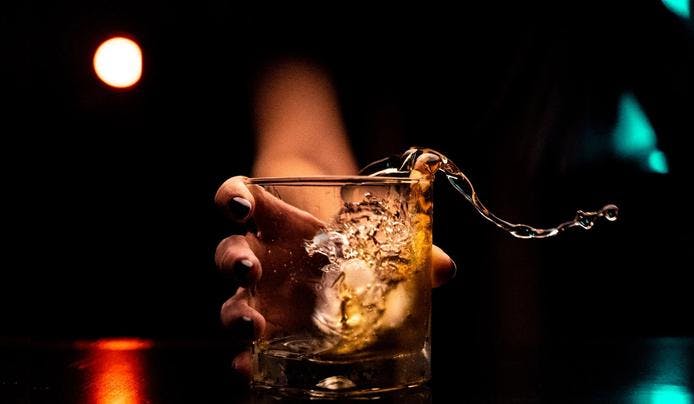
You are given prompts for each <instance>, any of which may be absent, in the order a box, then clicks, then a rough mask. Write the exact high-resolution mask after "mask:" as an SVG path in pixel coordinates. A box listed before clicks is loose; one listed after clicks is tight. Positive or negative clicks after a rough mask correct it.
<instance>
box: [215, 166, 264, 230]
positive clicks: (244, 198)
mask: <svg viewBox="0 0 694 404" xmlns="http://www.w3.org/2000/svg"><path fill="white" fill-rule="evenodd" d="M246 179H247V177H244V176H236V177H231V178H229V179H228V180H226V181H224V183H223V184H222V185H221V186H220V187H219V189H218V190H217V193H216V194H215V196H214V202H215V205H217V207H218V208H219V209H221V210H222V211H223V212H224V213H225V214H226V215H227V216H229V217H230V218H231V219H232V220H234V221H236V222H239V223H243V222H245V221H246V219H248V218H249V217H251V216H252V215H253V210H254V209H255V198H253V194H252V193H251V191H250V190H249V189H248V187H247V186H246V183H245V180H246Z"/></svg>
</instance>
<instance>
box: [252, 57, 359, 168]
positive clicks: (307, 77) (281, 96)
mask: <svg viewBox="0 0 694 404" xmlns="http://www.w3.org/2000/svg"><path fill="white" fill-rule="evenodd" d="M255 112H256V122H257V129H258V142H257V149H258V153H257V157H256V161H255V164H254V168H253V175H256V176H280V175H281V176H287V175H347V174H355V173H356V171H357V167H356V163H355V160H354V158H353V156H352V153H351V148H350V146H349V142H348V140H347V136H346V134H345V129H344V126H343V125H342V120H341V117H340V113H339V107H338V102H337V96H336V94H335V91H334V89H333V87H332V85H331V83H330V80H329V78H328V76H327V74H326V73H325V72H323V71H322V70H321V69H319V68H317V67H316V66H314V65H311V64H308V63H307V62H302V61H287V62H285V63H281V64H279V65H277V66H275V67H274V68H272V69H270V70H269V71H268V72H267V73H266V75H265V77H264V79H263V80H261V82H260V84H259V86H258V91H257V96H256V100H255Z"/></svg>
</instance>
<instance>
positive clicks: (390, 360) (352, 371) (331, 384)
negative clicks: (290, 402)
mask: <svg viewBox="0 0 694 404" xmlns="http://www.w3.org/2000/svg"><path fill="white" fill-rule="evenodd" d="M430 377H431V373H430V361H429V355H428V352H427V351H426V350H425V349H422V350H421V351H417V352H411V353H402V354H398V355H389V356H382V357H360V358H351V359H344V360H318V359H315V358H309V357H307V356H306V355H301V354H295V353H288V352H278V351H272V350H268V351H262V352H258V353H256V354H255V355H254V358H253V380H252V387H253V388H254V389H256V390H264V391H266V392H268V391H269V392H270V393H271V394H273V395H278V396H285V397H309V398H311V397H312V398H328V399H330V398H340V397H354V396H374V395H380V394H383V393H387V392H393V391H397V390H403V389H413V388H417V387H419V386H421V385H423V384H424V383H426V382H427V381H428V380H429V379H430Z"/></svg>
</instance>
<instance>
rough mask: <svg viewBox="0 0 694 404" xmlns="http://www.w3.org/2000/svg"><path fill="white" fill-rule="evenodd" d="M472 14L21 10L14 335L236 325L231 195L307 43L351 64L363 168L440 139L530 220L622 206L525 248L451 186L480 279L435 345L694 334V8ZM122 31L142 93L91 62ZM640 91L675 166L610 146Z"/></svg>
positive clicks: (10, 118)
mask: <svg viewBox="0 0 694 404" xmlns="http://www.w3.org/2000/svg"><path fill="white" fill-rule="evenodd" d="M603 3H609V4H603ZM458 6H460V8H459V7H458ZM458 6H456V8H455V10H452V9H450V10H449V9H442V8H439V7H428V8H426V9H421V8H412V9H405V8H404V7H401V6H399V7H398V9H394V8H391V9H386V10H377V9H373V8H356V7H355V8H350V9H347V8H342V9H340V8H338V9H334V10H333V9H327V8H326V9H316V8H308V7H306V8H287V7H284V8H277V7H276V6H271V5H259V6H257V7H254V8H248V7H244V8H241V7H238V6H235V5H233V4H232V2H228V1H197V2H194V3H190V2H189V3H186V4H180V5H177V4H175V3H168V2H161V1H151V2H150V1H148V2H135V1H120V2H106V1H90V2H79V3H74V2H66V3H61V4H44V3H40V2H25V3H23V4H22V5H20V6H11V7H10V8H9V9H6V10H4V11H3V13H2V17H1V18H2V19H1V20H0V22H1V23H2V28H3V29H4V30H5V32H6V34H3V39H2V41H3V42H2V46H3V52H2V53H3V57H2V60H3V62H2V64H3V66H2V68H3V70H5V69H7V74H3V78H4V84H3V86H2V87H3V88H4V91H3V92H2V94H0V98H2V116H3V118H2V122H1V123H0V125H2V127H1V128H0V133H1V134H2V136H0V139H1V140H0V141H1V142H2V147H1V148H0V155H1V156H2V157H1V159H2V163H0V164H1V167H2V178H3V191H2V211H1V212H2V213H1V215H2V216H1V219H0V220H1V221H2V225H1V226H0V228H2V231H3V233H4V237H3V240H4V241H3V247H2V248H1V249H0V251H2V252H3V260H2V265H1V267H0V282H2V283H1V285H0V288H1V291H2V297H1V299H2V301H1V302H0V303H1V306H0V316H1V317H0V335H4V336H30V337H32V338H75V337H80V338H82V337H99V336H111V335H137V336H148V337H174V338H178V337H184V338H185V337H195V338H226V336H225V334H224V333H223V331H222V330H221V327H220V326H219V324H218V313H219V306H220V305H221V303H222V302H223V301H224V300H225V299H226V297H228V296H229V295H231V293H232V292H233V290H234V289H233V284H231V282H230V281H229V280H228V279H224V278H222V277H221V276H220V275H218V274H217V272H216V270H215V268H214V263H213V253H214V248H215V245H216V243H217V242H218V240H220V239H221V238H222V237H224V235H225V234H227V232H228V231H229V230H230V227H229V226H228V225H227V224H226V223H225V222H224V220H223V218H222V217H221V215H220V214H218V212H216V210H215V208H214V206H213V203H212V198H213V195H214V192H215V190H216V189H217V187H218V186H219V184H221V182H222V181H223V180H224V179H226V178H228V177H230V176H232V175H238V174H246V175H247V174H249V173H250V167H251V163H252V159H253V153H254V150H253V135H254V129H253V122H252V103H251V97H252V89H253V85H254V82H255V80H256V79H257V77H258V74H259V72H261V71H262V69H263V67H267V66H268V65H272V64H273V63H277V61H278V60H282V59H283V58H287V57H301V58H308V59H310V60H313V61H315V62H316V63H319V64H321V65H322V66H324V68H325V69H326V70H327V71H328V72H330V74H331V75H332V76H333V77H334V79H335V85H336V88H337V89H338V93H339V95H340V97H341V101H342V106H343V114H344V118H345V120H346V124H347V128H348V130H349V133H350V135H351V136H352V137H353V147H354V151H355V153H356V155H357V157H358V159H359V161H360V164H364V163H367V162H369V161H371V160H372V159H374V158H379V157H382V156H385V155H389V154H395V153H399V152H401V151H403V150H404V149H405V148H406V147H407V146H410V145H413V144H418V145H422V146H429V147H433V148H436V149H439V150H441V151H443V152H444V153H446V154H448V155H449V156H450V157H451V158H452V159H453V160H454V161H456V162H457V163H458V165H459V166H461V168H463V169H464V170H465V171H466V172H467V173H468V174H469V176H470V178H472V180H473V181H474V182H475V184H476V186H477V187H478V191H480V193H481V195H482V198H483V199H484V200H485V201H487V202H488V205H489V206H490V207H491V208H492V209H493V210H495V211H498V212H499V214H500V215H501V216H504V217H509V218H510V219H511V220H512V221H517V222H520V221H523V222H528V223H531V224H540V225H550V224H555V223H558V222H560V221H562V220H565V219H568V218H569V217H571V216H572V215H573V214H574V212H575V209H576V208H583V209H595V208H598V207H600V206H602V205H603V204H604V203H606V202H614V203H616V204H618V205H619V206H620V208H621V213H622V216H621V217H620V220H619V221H618V222H617V223H614V224H609V225H608V224H604V223H600V224H599V225H598V226H596V229H594V230H593V231H591V232H587V233H586V232H574V233H571V234H566V235H564V236H562V237H561V238H558V239H555V240H546V241H523V240H515V239H512V238H511V237H509V236H507V235H505V234H502V233H501V232H500V231H499V230H497V229H495V228H493V227H492V226H491V225H490V224H488V223H486V222H483V220H482V219H481V218H480V217H478V216H477V215H475V214H474V213H473V212H472V209H471V208H470V207H469V206H468V205H467V204H466V203H465V202H464V201H463V200H462V198H460V197H458V196H457V195H454V194H453V191H452V190H451V189H450V187H447V186H446V184H445V183H444V182H443V181H440V182H439V184H438V190H437V199H436V203H437V208H436V218H435V241H436V242H437V243H438V244H440V245H441V246H442V247H444V248H445V249H446V250H447V251H448V252H449V253H450V254H451V255H452V256H453V257H454V258H455V259H456V261H457V262H458V266H459V274H458V277H457V278H456V279H455V280H454V281H453V282H451V283H450V284H449V285H446V286H444V287H442V288H441V289H439V290H437V291H436V292H435V296H434V304H435V307H434V323H433V324H434V326H433V327H434V328H433V332H434V341H435V342H434V344H435V346H437V347H439V346H441V347H443V346H454V345H458V344H467V343H469V345H470V346H479V345H486V344H496V343H503V344H528V343H529V344H535V343H539V342H542V341H547V340H550V341H552V340H563V339H571V338H575V337H581V336H601V335H603V336H616V337H627V338H631V337H637V336H650V335H692V334H694V323H693V322H692V320H691V318H692V317H691V308H692V305H691V292H692V288H693V287H694V283H693V282H692V281H693V280H694V276H693V275H692V270H691V267H692V265H691V262H692V236H691V234H690V231H689V229H691V227H692V223H691V222H692V219H691V214H690V211H689V209H690V207H691V196H689V190H690V189H689V188H690V186H691V184H692V182H691V161H690V160H691V159H690V153H691V143H692V142H691V140H690V139H691V136H692V135H693V134H694V125H693V124H692V120H691V116H692V112H694V108H693V106H694V103H693V102H692V100H693V94H694V82H693V81H692V75H693V73H694V45H693V44H694V39H693V38H694V29H693V28H692V23H691V21H687V20H685V19H682V18H679V17H677V16H675V15H674V14H672V13H671V12H670V11H669V10H667V9H666V8H665V7H664V6H663V5H662V4H661V3H660V2H658V1H645V2H632V1H616V2H599V1H582V2H565V4H563V5H562V6H561V7H559V6H550V5H546V4H542V3H533V4H525V3H524V4H523V5H522V6H521V5H515V6H513V7H510V6H506V5H496V4H494V5H489V6H480V5H477V6H469V5H462V6H461V5H458ZM3 7H5V6H3ZM8 7H9V6H8ZM118 33H128V34H130V35H132V36H133V37H134V38H135V39H136V40H137V41H138V42H139V43H140V45H141V46H142V48H143V52H144V74H143V78H142V81H141V82H140V83H139V84H138V85H137V86H136V87H135V88H134V89H132V90H129V91H113V90H111V89H109V88H107V87H106V86H105V85H103V84H101V83H100V82H99V80H98V79H97V78H96V76H95V74H94V73H93V70H92V65H91V60H92V56H93V52H94V51H95V49H96V47H97V46H98V44H99V43H100V42H101V41H103V40H105V39H107V38H108V37H109V36H111V35H113V34H118ZM625 93H631V94H634V95H635V97H636V98H637V99H638V102H639V103H640V105H641V106H642V107H643V110H644V111H645V113H646V115H647V116H648V118H649V120H650V122H651V124H652V126H653V128H654V131H655V133H656V135H657V137H658V147H659V149H660V150H662V151H663V152H664V153H665V154H666V156H667V158H668V163H669V174H665V175H663V174H655V173H650V172H647V171H645V170H643V169H642V168H641V167H640V166H639V165H637V164H634V163H633V162H630V161H627V160H624V159H621V158H620V157H619V156H617V155H616V154H615V153H614V152H611V151H609V150H608V146H607V145H609V142H610V141H609V140H608V136H609V134H610V131H611V130H612V128H613V127H614V126H615V124H616V119H617V115H618V102H619V99H620V96H622V95H623V94H625ZM452 322H453V323H455V324H456V326H460V327H462V329H465V330H468V331H467V332H466V333H465V334H464V335H459V334H456V333H453V332H450V331H449V330H450V327H449V324H451V323H452ZM456 329H459V328H456ZM435 349H442V351H443V348H435ZM442 351H439V352H442ZM438 358H441V359H439V360H441V361H443V360H445V358H443V357H442V356H438ZM451 360H454V359H451Z"/></svg>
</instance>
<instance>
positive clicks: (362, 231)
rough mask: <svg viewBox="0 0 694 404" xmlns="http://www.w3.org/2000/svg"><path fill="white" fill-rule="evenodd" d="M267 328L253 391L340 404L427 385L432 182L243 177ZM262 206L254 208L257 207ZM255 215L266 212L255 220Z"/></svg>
mask: <svg viewBox="0 0 694 404" xmlns="http://www.w3.org/2000/svg"><path fill="white" fill-rule="evenodd" d="M246 182H247V186H248V187H249V189H250V190H251V192H253V193H254V195H261V197H256V198H255V199H256V214H255V215H256V216H258V215H260V214H266V217H262V218H261V217H256V218H255V220H256V221H262V226H256V227H257V229H260V230H257V229H256V230H251V231H254V232H255V233H253V236H254V237H253V238H254V239H255V240H256V242H254V243H253V247H254V251H255V252H256V255H258V258H259V259H260V262H261V266H262V275H261V278H260V280H259V281H258V282H257V283H256V284H255V285H253V286H252V287H251V288H250V291H251V299H250V304H251V306H252V307H254V308H255V309H256V310H258V311H259V312H260V313H261V314H262V315H263V316H264V317H265V319H266V327H265V331H264V332H263V334H262V335H260V336H258V337H257V339H256V340H255V341H254V343H253V347H252V358H253V359H252V385H253V387H254V388H255V389H259V390H264V389H267V390H271V391H272V392H274V393H278V394H280V395H289V396H307V397H343V396H360V395H368V394H377V393H381V392H386V391H392V390H397V389H403V388H410V387H416V386H419V385H421V384H423V383H424V382H426V381H427V380H428V379H429V378H430V374H431V372H430V353H431V347H430V318H431V276H430V273H431V248H432V244H431V239H432V209H433V205H432V192H431V191H432V190H431V186H432V183H431V182H430V181H428V180H426V179H423V178H420V179H414V178H399V177H365V176H352V177H311V178H249V179H247V180H246ZM261 205H262V206H261ZM261 212H262V213H261Z"/></svg>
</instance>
